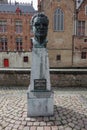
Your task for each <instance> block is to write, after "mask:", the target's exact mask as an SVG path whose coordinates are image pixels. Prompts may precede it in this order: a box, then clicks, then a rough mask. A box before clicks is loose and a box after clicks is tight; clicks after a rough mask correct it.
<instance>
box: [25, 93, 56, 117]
mask: <svg viewBox="0 0 87 130" xmlns="http://www.w3.org/2000/svg"><path fill="white" fill-rule="evenodd" d="M53 95H54V94H53V92H27V107H28V109H27V110H28V111H27V116H28V117H29V116H30V117H33V116H51V115H53V111H54V107H53V106H54V105H53Z"/></svg>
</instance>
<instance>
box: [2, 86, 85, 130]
mask: <svg viewBox="0 0 87 130" xmlns="http://www.w3.org/2000/svg"><path fill="white" fill-rule="evenodd" d="M26 92H27V88H26V87H25V88H24V87H0V130H87V89H86V88H85V89H81V88H80V89H79V88H77V89H74V88H71V89H68V88H65V89H54V115H53V116H50V117H33V118H30V117H27V95H26Z"/></svg>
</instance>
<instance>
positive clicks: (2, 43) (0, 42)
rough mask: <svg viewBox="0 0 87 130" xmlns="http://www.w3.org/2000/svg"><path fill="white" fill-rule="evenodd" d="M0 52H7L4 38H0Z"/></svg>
mask: <svg viewBox="0 0 87 130" xmlns="http://www.w3.org/2000/svg"><path fill="white" fill-rule="evenodd" d="M0 50H2V51H7V50H8V46H7V38H6V37H1V38H0Z"/></svg>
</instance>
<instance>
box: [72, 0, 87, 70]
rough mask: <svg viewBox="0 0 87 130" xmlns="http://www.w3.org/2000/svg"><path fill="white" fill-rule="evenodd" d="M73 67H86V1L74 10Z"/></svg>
mask: <svg viewBox="0 0 87 130" xmlns="http://www.w3.org/2000/svg"><path fill="white" fill-rule="evenodd" d="M73 64H74V66H79V67H86V66H87V0H83V1H82V3H81V5H80V6H79V7H78V8H77V9H76V35H75V36H74V53H73Z"/></svg>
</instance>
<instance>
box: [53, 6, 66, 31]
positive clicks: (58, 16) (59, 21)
mask: <svg viewBox="0 0 87 130" xmlns="http://www.w3.org/2000/svg"><path fill="white" fill-rule="evenodd" d="M63 30H64V13H63V11H62V10H61V9H60V8H58V9H56V10H55V12H54V31H63Z"/></svg>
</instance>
